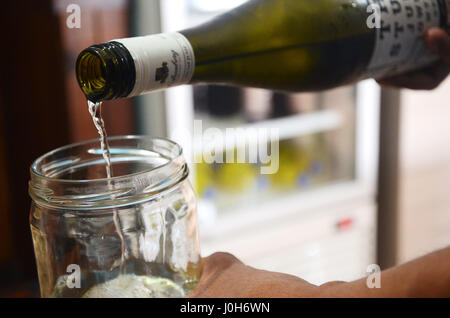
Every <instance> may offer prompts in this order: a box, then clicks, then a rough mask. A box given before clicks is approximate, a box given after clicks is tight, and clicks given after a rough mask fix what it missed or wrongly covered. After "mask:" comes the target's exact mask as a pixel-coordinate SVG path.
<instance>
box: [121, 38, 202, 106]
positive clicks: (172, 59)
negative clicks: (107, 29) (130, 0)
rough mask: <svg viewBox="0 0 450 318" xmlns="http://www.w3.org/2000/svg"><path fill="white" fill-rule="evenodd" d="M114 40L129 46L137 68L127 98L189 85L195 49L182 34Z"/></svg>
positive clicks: (193, 66)
mask: <svg viewBox="0 0 450 318" xmlns="http://www.w3.org/2000/svg"><path fill="white" fill-rule="evenodd" d="M114 41H117V42H120V43H122V44H123V45H124V46H125V47H126V48H127V49H128V51H129V52H130V54H131V56H132V57H133V60H134V65H135V67H136V83H135V85H134V88H133V90H132V92H131V93H130V94H129V95H128V97H131V96H136V95H140V94H143V93H145V92H148V91H154V90H158V89H164V88H168V87H171V86H176V85H182V84H187V83H189V81H190V80H191V78H192V75H193V74H194V69H195V57H194V50H193V49H192V46H191V44H190V43H189V41H188V40H187V39H186V37H185V36H184V35H182V34H181V33H178V32H175V33H161V34H155V35H147V36H141V37H134V38H125V39H117V40H114Z"/></svg>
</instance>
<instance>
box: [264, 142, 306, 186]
mask: <svg viewBox="0 0 450 318" xmlns="http://www.w3.org/2000/svg"><path fill="white" fill-rule="evenodd" d="M278 160H279V162H278V164H279V168H278V172H277V173H276V174H273V175H270V179H271V181H272V183H273V185H274V186H275V187H282V188H286V187H289V188H293V187H296V185H297V182H298V178H299V177H300V176H301V175H302V173H305V172H307V171H308V167H309V162H310V160H309V156H308V154H307V153H306V151H304V150H303V149H302V147H301V145H298V144H297V143H294V142H292V141H282V142H280V152H279V158H278Z"/></svg>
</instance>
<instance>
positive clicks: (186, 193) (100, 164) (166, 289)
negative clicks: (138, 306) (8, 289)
mask: <svg viewBox="0 0 450 318" xmlns="http://www.w3.org/2000/svg"><path fill="white" fill-rule="evenodd" d="M109 143H110V147H111V155H112V156H111V160H112V167H113V171H114V177H113V178H111V179H105V178H104V174H105V173H104V169H105V164H104V161H103V159H102V157H101V155H100V153H101V152H100V151H101V150H100V149H99V143H98V141H97V140H94V141H88V142H83V143H78V144H73V145H69V146H66V147H62V148H59V149H57V150H54V151H52V152H50V153H48V154H46V155H44V156H42V157H40V158H39V159H37V160H36V161H35V162H34V163H33V165H32V167H31V181H30V195H31V197H32V198H33V203H32V207H31V213H30V224H31V231H32V235H33V242H34V248H35V255H36V260H37V266H38V274H39V283H40V288H41V296H42V297H183V296H185V295H186V294H187V293H188V292H189V291H191V290H192V289H193V288H194V287H195V286H196V284H197V282H198V279H199V274H200V269H199V261H200V250H199V243H198V234H197V214H196V200H195V196H194V193H193V190H192V188H191V185H190V183H189V181H188V179H187V176H188V173H189V172H188V168H187V165H186V163H185V160H184V158H183V156H182V153H181V148H180V147H179V146H178V145H177V144H175V143H173V142H171V141H169V140H165V139H152V138H148V137H137V136H127V137H112V138H109Z"/></svg>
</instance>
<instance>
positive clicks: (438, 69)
mask: <svg viewBox="0 0 450 318" xmlns="http://www.w3.org/2000/svg"><path fill="white" fill-rule="evenodd" d="M449 71H450V66H449V65H447V64H446V63H445V62H440V63H437V64H435V65H433V66H430V67H428V68H426V69H424V70H419V71H415V72H411V73H407V74H403V75H398V76H393V77H389V78H384V79H380V80H378V83H379V84H381V85H386V86H393V87H401V88H409V89H425V90H431V89H435V88H436V87H437V86H439V84H440V83H441V82H442V81H443V80H444V79H445V78H446V77H447V75H448V73H449Z"/></svg>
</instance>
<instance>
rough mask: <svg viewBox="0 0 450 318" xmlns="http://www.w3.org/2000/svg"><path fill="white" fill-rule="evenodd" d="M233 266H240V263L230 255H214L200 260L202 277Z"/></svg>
mask: <svg viewBox="0 0 450 318" xmlns="http://www.w3.org/2000/svg"><path fill="white" fill-rule="evenodd" d="M233 264H242V262H241V261H240V260H238V259H237V258H236V257H235V256H233V255H232V254H230V253H223V252H218V253H214V254H212V255H210V256H208V257H206V258H203V259H202V275H203V274H206V275H208V274H209V273H211V272H216V271H222V270H225V269H226V268H228V267H230V266H231V265H233Z"/></svg>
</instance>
